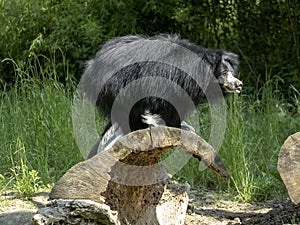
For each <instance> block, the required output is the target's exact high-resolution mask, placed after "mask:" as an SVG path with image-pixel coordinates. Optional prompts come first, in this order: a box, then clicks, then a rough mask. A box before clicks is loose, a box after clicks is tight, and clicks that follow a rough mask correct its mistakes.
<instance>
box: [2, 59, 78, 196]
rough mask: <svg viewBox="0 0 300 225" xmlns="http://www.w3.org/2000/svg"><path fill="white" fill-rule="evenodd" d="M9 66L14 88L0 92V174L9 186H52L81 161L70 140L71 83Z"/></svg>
mask: <svg viewBox="0 0 300 225" xmlns="http://www.w3.org/2000/svg"><path fill="white" fill-rule="evenodd" d="M15 67H16V74H17V77H18V80H17V82H16V84H15V85H14V86H13V87H11V88H10V89H6V88H5V89H4V91H1V92H0V134H1V135H0V174H2V175H4V176H5V177H6V178H10V177H13V182H12V183H11V184H10V186H12V185H15V187H19V186H22V184H23V183H24V185H25V186H26V185H27V184H28V186H29V183H32V182H33V184H34V182H35V181H36V180H35V178H37V177H39V178H38V180H37V181H40V182H37V183H36V184H37V185H43V184H44V185H47V184H52V183H53V182H55V181H56V180H57V179H58V178H59V177H60V176H61V175H62V174H63V173H64V172H65V171H66V170H67V169H68V168H70V166H72V165H73V164H75V163H76V162H78V161H80V160H82V157H81V155H80V153H79V151H78V149H77V146H76V143H75V141H74V139H73V137H72V121H71V99H72V91H73V89H72V88H74V84H73V83H71V81H70V83H69V84H68V85H66V86H63V85H62V84H61V83H59V82H58V81H57V80H55V79H53V78H50V75H49V74H44V77H43V79H42V80H40V78H38V74H37V75H36V77H34V78H32V77H28V73H29V72H34V71H36V70H37V71H42V69H41V68H36V70H33V68H28V70H22V67H20V66H18V65H17V64H15ZM29 70H30V71H29ZM55 73H56V72H55V71H53V74H55ZM42 74H43V72H42ZM21 147H22V148H21ZM20 149H22V151H21V152H20ZM11 168H12V170H11ZM34 171H36V172H34ZM27 180H28V183H27V184H25V181H27ZM29 192H30V190H29ZM25 193H28V192H27V191H25Z"/></svg>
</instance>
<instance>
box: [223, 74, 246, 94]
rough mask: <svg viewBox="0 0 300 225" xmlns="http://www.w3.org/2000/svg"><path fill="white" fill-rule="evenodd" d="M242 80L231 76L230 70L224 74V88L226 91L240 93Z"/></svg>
mask: <svg viewBox="0 0 300 225" xmlns="http://www.w3.org/2000/svg"><path fill="white" fill-rule="evenodd" d="M242 87H243V82H242V81H240V80H239V79H237V78H236V77H234V76H233V74H232V72H230V71H229V72H227V74H226V75H225V82H224V89H225V91H226V92H227V93H241V91H242Z"/></svg>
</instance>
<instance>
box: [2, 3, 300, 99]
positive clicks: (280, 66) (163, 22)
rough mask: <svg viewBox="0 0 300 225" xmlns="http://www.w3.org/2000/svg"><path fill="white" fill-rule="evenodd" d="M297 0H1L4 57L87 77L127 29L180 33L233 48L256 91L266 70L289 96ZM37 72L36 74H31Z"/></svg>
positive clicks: (298, 61)
mask: <svg viewBox="0 0 300 225" xmlns="http://www.w3.org/2000/svg"><path fill="white" fill-rule="evenodd" d="M299 4H300V3H299V1H296V0H289V1H284V0H272V1H257V0H250V1H248V0H247V1H246V0H234V1H232V0H220V1H212V0H205V1H193V0H187V1H182V0H164V1H157V0H150V1H142V0H126V1H125V0H112V1H107V0H77V1H72V0H61V1H57V0H35V1H33V0H1V2H0V5H1V7H0V20H1V23H0V29H1V30H2V31H3V32H1V33H0V39H1V42H0V59H1V60H3V59H6V58H10V59H13V60H14V61H15V62H17V63H18V65H20V64H24V65H27V66H32V64H31V60H29V59H30V57H31V56H32V55H34V56H35V57H38V58H39V62H40V63H41V64H42V65H43V66H45V67H47V66H48V64H51V63H52V62H49V61H48V60H47V59H48V58H52V56H53V55H55V54H56V55H57V58H56V62H55V67H56V71H57V72H58V75H59V79H60V80H61V81H63V82H65V74H66V73H65V71H64V68H63V65H64V62H63V60H65V61H66V62H67V64H68V74H69V75H72V76H73V77H74V76H75V77H76V78H79V77H80V75H81V74H82V71H83V66H84V62H85V61H86V60H88V59H89V58H91V57H92V56H94V54H95V52H96V51H97V49H98V45H99V44H100V43H101V42H102V41H104V40H107V39H109V38H112V37H115V36H120V35H127V34H136V33H139V34H147V35H153V34H157V33H161V32H162V33H179V34H181V35H182V36H183V37H184V38H188V39H190V40H192V41H195V42H196V43H198V44H200V45H203V46H206V47H211V48H212V47H213V48H225V49H228V50H231V51H234V52H236V53H238V54H239V55H240V56H241V57H240V58H241V66H240V71H241V77H242V79H243V81H244V83H245V84H246V85H245V86H246V87H248V89H249V91H254V90H255V88H256V87H255V86H254V84H255V85H258V86H259V87H263V86H264V81H265V77H263V75H264V74H267V73H268V74H269V72H270V71H272V72H271V74H272V75H279V76H280V77H281V78H282V82H281V85H282V88H283V90H282V91H283V92H284V93H285V94H289V93H288V91H289V86H290V85H291V84H292V85H294V86H295V87H296V89H298V90H299V88H300V79H299V68H300V52H299V51H300V50H299V49H300V46H299V36H300V29H298V27H299V16H300V5H299ZM31 75H32V74H31ZM14 78H15V76H14V71H13V69H12V65H11V64H10V63H9V62H8V61H6V60H5V61H4V62H2V63H1V64H0V79H1V80H5V81H8V82H10V81H13V80H14Z"/></svg>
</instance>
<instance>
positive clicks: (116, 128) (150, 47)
mask: <svg viewBox="0 0 300 225" xmlns="http://www.w3.org/2000/svg"><path fill="white" fill-rule="evenodd" d="M237 73H238V56H237V55H236V54H234V53H231V52H227V51H224V50H213V49H207V48H203V47H200V46H197V45H196V44H194V43H192V42H190V41H188V40H185V39H181V38H180V37H179V36H178V35H157V36H153V37H146V36H140V35H135V36H133V35H132V36H125V37H117V38H114V39H111V40H109V41H107V42H105V43H104V44H103V45H102V46H101V48H100V50H99V51H98V52H97V54H96V57H95V58H94V59H92V60H90V61H88V63H87V66H86V69H85V72H84V74H83V77H82V79H81V81H82V88H83V91H84V93H85V95H86V96H87V97H88V98H89V99H90V100H91V101H92V102H93V103H94V104H95V105H96V106H97V107H98V108H99V110H100V112H101V113H102V114H103V115H104V116H105V117H107V118H108V119H109V122H108V124H107V126H106V127H105V130H104V132H103V134H102V139H101V140H100V141H99V142H98V143H96V144H95V146H94V147H93V148H92V150H91V152H90V154H89V157H92V156H94V155H95V154H97V152H99V151H101V150H103V149H107V148H108V147H110V146H111V145H112V144H113V143H114V142H115V141H116V140H117V139H118V138H119V137H121V136H123V135H124V134H127V133H129V132H131V131H135V130H139V129H144V128H147V127H149V126H157V125H166V126H171V127H177V128H181V129H187V130H190V131H192V132H195V131H194V129H193V127H191V126H190V125H188V124H187V123H186V122H185V121H184V119H185V118H186V117H187V116H188V115H189V113H190V112H191V111H192V110H194V109H195V106H197V105H198V104H199V103H200V102H201V101H202V100H205V99H206V98H207V99H208V98H209V99H210V100H217V99H218V98H222V97H223V96H224V95H226V94H229V93H240V92H241V89H242V85H243V83H242V82H241V81H240V80H239V79H237V78H236V77H237Z"/></svg>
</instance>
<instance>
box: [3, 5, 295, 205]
mask: <svg viewBox="0 0 300 225" xmlns="http://www.w3.org/2000/svg"><path fill="white" fill-rule="evenodd" d="M299 4H300V2H299V1H296V0H288V1H284V0H271V1H259V0H250V1H248V0H247V1H246V0H234V1H233V0H220V1H212V0H205V1H193V0H187V1H182V0H163V1H156V0H150V1H142V0H136V1H135V0H128V1H125V0H111V1H106V0H100V1H98V0H77V1H73V0H59V1H58V0H34V1H33V0H0V21H1V23H0V30H1V31H2V32H0V40H1V41H0V60H1V63H0V100H1V101H0V185H1V189H0V191H1V190H2V189H3V188H4V189H5V188H11V187H13V188H15V189H18V190H19V192H20V194H21V195H23V196H30V194H31V193H32V192H34V190H35V189H36V187H38V186H42V185H48V184H50V185H51V184H52V183H53V182H55V181H57V179H58V178H59V177H60V176H61V175H62V174H64V172H65V171H66V170H67V169H68V168H70V167H71V166H72V165H74V164H75V163H77V162H78V161H80V160H82V157H81V155H80V153H79V150H78V148H77V146H76V143H75V141H74V139H73V137H72V127H71V124H72V121H71V99H72V94H73V92H74V89H75V87H76V84H75V82H74V81H75V80H76V78H79V77H80V75H81V74H82V70H83V66H84V62H85V61H86V60H88V59H89V58H91V57H92V56H94V54H95V52H96V51H97V49H98V45H99V44H100V43H101V42H102V41H104V40H107V39H109V38H112V37H114V36H120V35H127V34H135V33H139V34H147V35H153V34H156V33H161V32H162V33H179V34H180V35H181V36H183V37H184V38H188V39H190V40H192V41H194V42H196V43H198V44H200V45H203V46H206V47H211V48H212V47H213V48H224V49H228V50H231V51H233V52H236V53H238V54H239V55H240V60H241V65H240V71H241V72H240V76H241V79H242V80H243V82H244V86H245V88H244V92H243V93H244V94H243V95H241V96H239V97H237V96H234V97H231V98H229V99H228V105H227V107H228V112H227V121H226V122H227V131H226V134H225V139H224V142H223V145H222V147H221V149H220V154H221V157H222V158H223V159H224V161H225V163H226V165H227V166H228V168H229V170H230V172H231V174H232V178H231V179H230V180H223V179H220V178H218V177H217V176H216V175H214V174H212V173H211V172H210V171H208V170H206V171H203V172H199V170H198V167H199V163H198V161H197V160H195V159H191V160H190V162H189V163H188V164H187V165H186V166H185V167H184V168H183V169H182V170H181V171H180V172H179V173H178V174H177V175H176V176H177V178H178V179H179V180H182V181H188V182H190V183H191V184H192V185H194V186H197V185H201V186H202V187H205V188H213V189H219V190H228V191H229V192H230V193H231V194H232V195H235V196H237V197H238V198H239V199H240V200H243V201H250V200H264V199H269V198H274V197H276V196H278V195H281V194H282V193H284V192H285V189H284V187H283V184H282V181H281V180H280V177H279V175H278V172H277V170H276V163H277V155H278V152H279V149H280V146H281V145H282V143H283V141H284V140H285V139H286V138H287V136H289V135H290V134H292V133H294V132H296V131H299V129H300V122H299V121H300V94H299V90H300V79H299V69H300V52H299V51H300V46H299V36H300V29H299V17H300V5H299ZM199 115H200V118H199V120H200V121H199V124H200V127H199V130H198V132H199V134H200V135H201V136H202V137H203V138H205V139H206V140H208V138H209V136H210V133H209V132H210V128H211V127H210V121H211V115H210V113H209V106H208V105H207V104H203V105H201V106H200V107H199ZM193 119H195V118H193ZM196 119H198V118H196ZM98 124H100V125H103V121H101V119H100V121H98ZM20 149H22V151H20Z"/></svg>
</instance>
